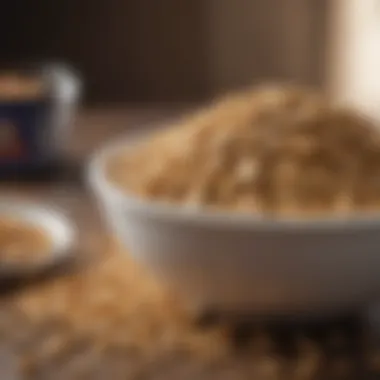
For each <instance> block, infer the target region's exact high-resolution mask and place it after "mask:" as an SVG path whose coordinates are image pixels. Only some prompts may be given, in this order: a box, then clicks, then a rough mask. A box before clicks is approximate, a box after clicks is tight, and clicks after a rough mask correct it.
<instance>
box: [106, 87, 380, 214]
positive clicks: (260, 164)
mask: <svg viewBox="0 0 380 380" xmlns="http://www.w3.org/2000/svg"><path fill="white" fill-rule="evenodd" d="M107 172H108V177H109V179H111V181H113V182H114V183H116V184H117V185H118V186H119V187H121V188H123V189H124V190H125V191H127V192H130V193H131V194H135V195H138V196H140V197H142V198H146V199H150V200H158V201H167V202H172V203H175V204H181V205H189V206H191V207H212V208H218V209H225V210H235V211H245V212H257V213H262V214H267V213H271V214H276V215H288V214H289V213H292V214H294V213H296V214H297V213H305V212H306V213H308V214H310V213H319V212H331V211H332V212H340V213H347V212H350V211H353V210H368V209H370V208H371V207H373V206H374V205H377V204H378V203H379V200H380V199H379V197H380V195H379V194H380V180H379V178H380V134H379V132H378V131H377V130H376V128H374V127H373V126H372V125H371V124H370V122H369V121H367V120H364V119H363V118H361V117H359V116H358V115H356V114H354V113H353V112H351V111H349V110H343V109H336V108H334V107H332V106H331V105H329V104H328V102H327V101H326V100H324V99H323V97H321V96H319V95H318V94H316V93H314V92H312V91H308V90H306V89H303V88H297V87H281V86H279V87H275V86H274V87H263V88H259V89H254V90H251V91H246V92H244V93H240V94H236V95H232V96H229V97H226V98H224V99H222V100H220V101H218V102H216V103H215V104H214V105H212V106H211V107H210V108H208V109H206V110H203V111H200V112H198V113H197V114H196V115H194V116H192V117H190V118H188V119H186V120H184V121H182V122H180V123H178V124H177V125H174V126H173V127H172V128H170V129H169V130H167V131H164V132H160V133H158V134H156V135H155V136H154V137H153V138H151V139H149V141H145V142H142V143H141V144H137V147H136V148H133V149H129V150H128V151H122V152H121V153H119V154H117V155H116V156H115V157H112V158H111V159H110V161H109V163H108V168H107Z"/></svg>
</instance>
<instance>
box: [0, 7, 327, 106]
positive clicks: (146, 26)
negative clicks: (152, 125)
mask: <svg viewBox="0 0 380 380" xmlns="http://www.w3.org/2000/svg"><path fill="white" fill-rule="evenodd" d="M328 4H329V0H157V1H154V0H33V1H30V0H13V1H12V2H7V3H6V4H2V6H3V8H4V9H3V11H2V13H3V14H2V16H3V17H2V22H1V23H0V36H1V37H0V40H1V46H2V53H1V57H0V59H1V60H2V61H19V60H44V59H58V60H64V61H67V62H70V63H72V64H73V65H74V66H76V67H77V68H78V69H79V70H80V71H81V72H82V73H83V75H84V78H85V81H86V87H87V94H86V98H87V101H89V102H103V103H104V102H173V101H174V102H188V101H199V100H202V99H204V98H208V97H210V96H212V95H214V94H216V93H219V92H224V91H227V90H230V89H233V88H236V87H240V86H241V85H245V84H247V83H250V82H253V81H260V80H263V79H292V80H297V81H301V82H304V83H308V84H312V85H317V86H323V85H324V78H325V73H324V60H325V43H326V20H327V15H328Z"/></svg>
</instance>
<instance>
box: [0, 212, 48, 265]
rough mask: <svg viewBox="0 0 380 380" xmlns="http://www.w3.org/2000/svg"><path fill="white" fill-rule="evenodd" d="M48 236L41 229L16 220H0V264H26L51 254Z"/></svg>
mask: <svg viewBox="0 0 380 380" xmlns="http://www.w3.org/2000/svg"><path fill="white" fill-rule="evenodd" d="M51 249H52V241H51V237H50V235H49V234H48V233H47V232H46V231H45V230H44V229H42V228H41V227H39V226H36V225H34V224H32V223H30V222H24V221H20V220H18V219H17V218H11V217H2V218H0V262H2V263H13V264H28V263H33V262H35V261H39V260H42V259H46V258H47V257H48V256H49V255H50V254H51Z"/></svg>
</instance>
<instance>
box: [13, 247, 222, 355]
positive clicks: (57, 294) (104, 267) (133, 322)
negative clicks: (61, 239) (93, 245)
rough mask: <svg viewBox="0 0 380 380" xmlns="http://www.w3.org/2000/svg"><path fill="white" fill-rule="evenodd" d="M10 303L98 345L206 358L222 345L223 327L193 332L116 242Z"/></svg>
mask: <svg viewBox="0 0 380 380" xmlns="http://www.w3.org/2000/svg"><path fill="white" fill-rule="evenodd" d="M12 302H13V304H14V306H15V307H16V308H17V310H20V311H21V312H22V313H23V315H24V316H25V317H26V318H27V319H28V320H29V321H30V322H31V323H33V324H38V325H40V324H41V325H43V324H46V323H48V322H49V321H52V320H54V321H58V322H60V323H62V324H64V325H66V326H67V328H68V331H72V334H73V335H74V336H82V337H88V338H89V339H90V340H91V341H92V344H93V345H94V347H97V348H98V349H99V350H104V349H107V348H110V347H120V348H123V349H130V350H132V351H137V352H140V353H143V355H144V356H149V355H157V353H159V352H166V353H170V352H172V353H175V352H192V353H195V354H198V355H199V356H200V357H201V358H202V357H203V358H205V359H208V358H209V359H212V358H213V357H218V356H220V355H223V354H225V353H226V352H227V349H228V346H227V341H226V339H225V335H224V333H223V331H221V330H219V329H214V330H212V329H211V330H210V331H208V332H206V333H205V332H204V331H199V329H197V328H196V326H194V323H193V321H192V320H191V317H190V316H189V315H188V314H187V313H186V312H184V311H183V310H182V308H181V306H180V303H179V302H177V300H176V298H175V297H174V296H173V295H170V294H169V293H168V292H167V290H166V289H164V288H163V287H162V286H159V285H158V284H156V283H155V282H154V280H153V279H151V278H150V276H149V275H146V274H145V273H144V271H143V270H141V269H140V268H139V267H138V266H137V265H136V264H135V263H134V262H133V261H132V260H131V259H130V258H129V257H128V256H127V255H126V254H125V253H120V251H119V250H118V249H117V248H116V247H114V248H113V249H112V253H111V254H110V255H109V256H108V257H105V258H104V259H103V260H102V261H101V262H99V263H97V264H96V265H94V266H92V267H91V268H89V269H88V270H87V271H85V272H84V273H80V274H73V275H71V276H69V277H64V278H58V279H56V280H55V281H54V282H53V283H47V284H44V285H41V286H37V287H36V288H32V289H27V290H26V291H25V292H24V293H22V294H20V295H18V296H17V297H16V298H14V299H13V300H12ZM65 337H66V339H67V340H68V341H69V340H70V337H68V335H67V334H66V335H65ZM48 343H49V344H47V345H46V347H45V350H52V355H53V354H54V352H55V351H57V350H60V349H63V348H64V346H65V344H64V341H62V339H61V337H58V338H57V339H53V340H52V341H50V342H48ZM46 355H47V354H46Z"/></svg>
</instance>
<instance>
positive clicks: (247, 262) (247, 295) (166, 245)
mask: <svg viewBox="0 0 380 380" xmlns="http://www.w3.org/2000/svg"><path fill="white" fill-rule="evenodd" d="M132 141H133V140H132ZM128 143H131V142H130V141H128V140H126V141H124V143H123V144H120V142H119V143H117V144H114V145H110V146H109V147H106V148H105V149H103V150H102V151H100V152H99V153H98V154H96V155H95V157H94V159H93V160H92V162H91V164H90V168H89V177H90V183H91V186H92V189H93V191H94V192H95V194H96V198H97V200H98V203H99V205H100V208H101V211H102V213H103V215H104V217H105V219H106V221H107V223H108V225H109V226H110V227H111V229H112V231H114V232H115V233H116V235H117V237H118V238H119V239H120V240H121V242H122V243H123V244H125V246H127V247H128V249H129V251H130V253H131V254H132V255H133V256H134V257H135V258H136V259H137V260H139V261H140V262H142V263H143V264H145V265H146V266H148V267H149V268H150V269H151V270H152V271H153V272H154V273H155V274H156V275H158V276H159V277H160V278H162V279H163V280H164V281H166V282H167V283H168V284H169V285H171V286H172V287H173V288H174V289H175V290H176V291H178V292H179V293H180V294H181V295H182V296H183V298H184V300H186V303H187V305H188V306H190V307H213V308H216V309H217V310H222V311H232V312H250V313H253V314H257V315H260V316H264V317H266V316H273V315H275V316H280V315H304V314H305V315H307V316H317V315H318V316H319V315H325V314H326V313H335V312H343V311H347V310H348V309H351V308H355V307H360V306H363V305H364V304H366V303H369V302H371V301H373V300H375V298H376V297H377V296H378V294H379V290H380V216H376V217H373V216H372V217H369V216H361V217H359V216H358V217H357V218H355V219H352V220H343V219H329V220H312V221H310V220H309V221H301V220H287V221H268V220H267V221H264V220H260V219H259V218H255V217H254V216H249V215H245V216H244V215H237V214H224V213H211V212H200V211H191V210H188V209H181V208H179V207H175V206H171V205H167V204H162V203H152V202H148V201H144V200H140V199H137V197H134V196H133V195H127V194H125V193H124V192H123V191H120V190H119V189H118V188H117V187H115V186H114V185H113V184H112V183H110V182H109V181H107V179H106V176H105V174H104V164H105V162H106V160H107V157H109V155H110V154H111V153H114V152H115V151H116V150H117V149H119V148H120V145H124V149H125V144H128ZM131 175H133V173H131Z"/></svg>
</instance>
